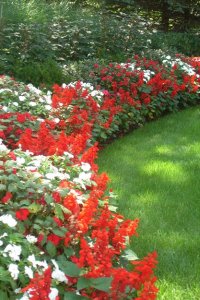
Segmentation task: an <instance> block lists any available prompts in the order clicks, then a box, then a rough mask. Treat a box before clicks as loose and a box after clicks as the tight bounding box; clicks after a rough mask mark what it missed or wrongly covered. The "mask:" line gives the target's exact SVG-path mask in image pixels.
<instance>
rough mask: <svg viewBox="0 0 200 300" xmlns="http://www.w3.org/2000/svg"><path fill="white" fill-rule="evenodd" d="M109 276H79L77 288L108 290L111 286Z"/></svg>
mask: <svg viewBox="0 0 200 300" xmlns="http://www.w3.org/2000/svg"><path fill="white" fill-rule="evenodd" d="M111 282H112V278H111V277H100V278H84V277H82V278H79V280H78V283H77V288H78V290H82V289H85V288H89V287H93V288H95V289H97V290H100V291H103V292H108V291H109V289H110V286H111Z"/></svg>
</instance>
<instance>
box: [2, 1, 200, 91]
mask: <svg viewBox="0 0 200 300" xmlns="http://www.w3.org/2000/svg"><path fill="white" fill-rule="evenodd" d="M76 2H77V1H76ZM88 2H91V1H88ZM1 7H3V11H2V17H1V19H0V73H2V74H3V73H7V74H11V75H14V76H15V77H16V78H18V79H20V80H23V81H25V82H32V83H34V84H36V85H39V84H41V83H45V84H47V85H49V86H50V85H52V84H53V83H55V82H56V83H61V82H67V81H69V82H70V81H71V80H72V79H73V76H74V71H73V72H71V65H72V64H74V65H76V68H75V69H74V70H75V71H76V72H78V73H85V69H86V66H85V63H84V64H82V61H85V60H87V61H86V65H87V64H90V60H92V61H93V60H95V59H103V60H105V61H107V62H108V61H118V62H123V61H125V60H126V59H127V58H128V57H131V56H132V55H133V54H140V55H143V56H145V57H153V58H155V55H157V56H158V55H159V54H160V53H163V52H165V53H168V54H171V55H172V54H175V53H183V54H185V55H188V56H192V55H194V56H198V54H199V49H200V39H199V35H198V33H196V32H195V31H192V32H179V33H177V32H176V33H175V32H168V33H165V32H163V31H160V29H159V26H158V25H157V24H156V23H155V21H154V19H153V18H150V17H148V16H147V14H146V15H145V14H144V13H142V12H141V11H140V10H138V11H136V9H135V10H134V9H133V8H132V9H128V8H126V9H124V8H123V9H122V8H119V7H117V8H116V7H114V8H113V7H109V8H108V7H107V6H105V5H101V7H100V8H98V9H97V8H95V7H91V6H90V7H89V8H88V6H80V5H79V6H74V5H72V3H71V4H70V3H69V2H58V3H56V2H50V3H48V4H47V3H46V2H43V1H41V2H38V1H37V0H32V1H28V2H27V1H16V0H14V1H12V2H11V1H9V0H8V1H6V2H5V3H4V4H3V6H2V4H1ZM79 62H80V63H79ZM63 66H64V67H63ZM66 66H67V67H66ZM82 66H83V68H82ZM68 68H69V70H68ZM70 72H71V73H72V76H71V75H70ZM87 74H88V73H87ZM78 78H79V79H81V78H80V77H77V76H76V79H78Z"/></svg>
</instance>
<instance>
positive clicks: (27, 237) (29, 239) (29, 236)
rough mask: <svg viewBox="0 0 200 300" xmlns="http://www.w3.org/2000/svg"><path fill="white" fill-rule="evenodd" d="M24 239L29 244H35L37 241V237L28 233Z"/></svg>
mask: <svg viewBox="0 0 200 300" xmlns="http://www.w3.org/2000/svg"><path fill="white" fill-rule="evenodd" d="M26 239H27V241H28V242H29V243H30V244H35V243H36V242H37V238H36V237H35V236H33V235H30V234H28V235H27V236H26Z"/></svg>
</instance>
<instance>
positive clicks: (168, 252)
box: [98, 108, 200, 300]
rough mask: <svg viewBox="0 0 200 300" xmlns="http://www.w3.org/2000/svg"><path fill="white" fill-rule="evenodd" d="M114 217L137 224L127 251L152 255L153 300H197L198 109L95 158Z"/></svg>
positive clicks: (145, 129)
mask: <svg viewBox="0 0 200 300" xmlns="http://www.w3.org/2000/svg"><path fill="white" fill-rule="evenodd" d="M98 164H99V166H100V171H106V172H107V173H108V175H109V176H110V178H111V181H112V182H111V184H110V186H111V187H112V188H113V189H114V191H115V192H116V193H117V194H118V205H119V212H120V213H122V214H124V215H125V216H126V218H131V219H133V218H136V217H139V218H140V225H139V229H138V233H139V238H134V239H133V241H132V242H131V247H132V249H133V250H134V251H135V252H136V253H137V254H138V255H139V256H140V257H143V256H144V255H146V254H147V252H150V251H153V250H157V252H158V260H159V264H158V267H157V270H156V275H157V276H158V278H159V280H158V284H157V285H158V287H159V289H160V292H159V296H158V299H166V300H168V299H169V300H195V299H200V109H199V108H192V109H188V110H185V111H182V112H179V113H176V114H173V115H168V116H166V117H164V118H162V119H160V120H158V121H156V122H152V123H149V124H146V125H145V126H144V127H143V128H140V129H138V130H136V131H134V132H132V133H130V134H128V135H126V136H125V137H123V138H120V139H118V140H117V141H115V142H113V143H112V144H110V145H108V146H107V147H106V148H105V149H103V150H102V151H101V152H100V154H99V159H98Z"/></svg>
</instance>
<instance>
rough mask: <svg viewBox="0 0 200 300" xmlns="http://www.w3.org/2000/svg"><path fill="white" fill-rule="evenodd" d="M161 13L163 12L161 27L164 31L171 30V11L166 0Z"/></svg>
mask: <svg viewBox="0 0 200 300" xmlns="http://www.w3.org/2000/svg"><path fill="white" fill-rule="evenodd" d="M161 13H162V19H161V28H162V30H163V31H164V32H167V31H169V17H170V11H169V7H168V3H167V2H165V1H164V2H163V5H162V11H161Z"/></svg>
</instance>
